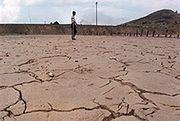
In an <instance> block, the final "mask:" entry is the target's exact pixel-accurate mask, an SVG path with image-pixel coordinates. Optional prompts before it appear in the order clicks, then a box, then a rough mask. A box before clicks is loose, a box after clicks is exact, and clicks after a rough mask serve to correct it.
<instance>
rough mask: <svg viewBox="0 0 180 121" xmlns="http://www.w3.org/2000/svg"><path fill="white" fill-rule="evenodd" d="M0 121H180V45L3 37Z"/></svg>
mask: <svg viewBox="0 0 180 121" xmlns="http://www.w3.org/2000/svg"><path fill="white" fill-rule="evenodd" d="M0 66H1V69H0V120H1V121H180V39H168V38H151V37H149V38H145V37H118V36H78V37H77V40H76V41H72V40H70V36H66V35H63V36H61V35H56V36H54V35H36V36H35V35H29V36H16V35H13V36H0Z"/></svg>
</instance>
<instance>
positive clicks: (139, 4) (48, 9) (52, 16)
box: [0, 0, 180, 25]
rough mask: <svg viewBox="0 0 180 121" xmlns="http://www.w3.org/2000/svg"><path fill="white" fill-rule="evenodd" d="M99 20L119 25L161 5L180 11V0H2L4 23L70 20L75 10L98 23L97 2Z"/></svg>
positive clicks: (84, 19) (0, 11) (78, 18)
mask: <svg viewBox="0 0 180 121" xmlns="http://www.w3.org/2000/svg"><path fill="white" fill-rule="evenodd" d="M96 1H97V2H98V23H99V24H105V25H109V24H111V25H118V24H121V23H124V22H127V21H130V20H133V19H137V18H139V17H142V16H145V15H148V14H149V13H151V12H154V11H156V10H160V9H172V10H173V11H176V10H178V11H179V12H180V0H0V23H39V24H43V23H50V22H54V21H58V22H59V23H62V24H69V23H70V17H71V12H72V11H73V10H74V11H76V12H77V16H76V21H77V22H78V23H81V24H95V2H96Z"/></svg>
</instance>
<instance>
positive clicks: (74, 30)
mask: <svg viewBox="0 0 180 121" xmlns="http://www.w3.org/2000/svg"><path fill="white" fill-rule="evenodd" d="M75 15H76V12H75V11H73V12H72V17H71V32H72V33H71V34H72V40H76V39H75V36H76V34H77V23H76V19H75Z"/></svg>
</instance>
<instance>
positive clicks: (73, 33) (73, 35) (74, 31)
mask: <svg viewBox="0 0 180 121" xmlns="http://www.w3.org/2000/svg"><path fill="white" fill-rule="evenodd" d="M71 31H72V40H75V34H76V30H75V25H74V24H72V28H71Z"/></svg>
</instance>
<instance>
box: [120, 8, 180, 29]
mask: <svg viewBox="0 0 180 121" xmlns="http://www.w3.org/2000/svg"><path fill="white" fill-rule="evenodd" d="M123 25H125V26H139V27H143V28H166V29H171V30H175V31H180V14H179V13H178V12H174V11H172V10H169V9H163V10H159V11H156V12H154V13H151V14H149V15H147V16H145V17H142V18H140V19H137V20H133V21H130V22H127V23H125V24H123Z"/></svg>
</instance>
